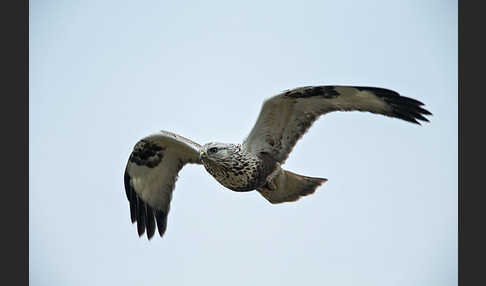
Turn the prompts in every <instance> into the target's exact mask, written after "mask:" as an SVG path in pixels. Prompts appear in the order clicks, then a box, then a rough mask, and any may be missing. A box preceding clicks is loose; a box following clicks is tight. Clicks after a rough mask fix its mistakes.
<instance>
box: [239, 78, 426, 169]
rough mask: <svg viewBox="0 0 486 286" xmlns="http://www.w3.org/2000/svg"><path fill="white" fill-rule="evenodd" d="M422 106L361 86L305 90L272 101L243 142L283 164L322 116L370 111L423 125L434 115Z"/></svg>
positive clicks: (385, 90)
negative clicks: (335, 112)
mask: <svg viewBox="0 0 486 286" xmlns="http://www.w3.org/2000/svg"><path fill="white" fill-rule="evenodd" d="M422 105H423V103H422V102H420V101H417V100H415V99H412V98H408V97H404V96H400V95H399V94H398V93H397V92H395V91H392V90H389V89H384V88H376V87H362V86H305V87H299V88H295V89H291V90H285V91H283V92H282V93H280V94H278V95H276V96H274V97H271V98H269V99H268V100H266V101H265V102H264V104H263V107H262V109H261V111H260V115H259V116H258V119H257V122H256V123H255V125H254V126H253V129H252V130H251V132H250V134H249V135H248V137H247V138H246V139H245V140H244V142H243V148H245V149H246V150H247V151H249V152H252V153H254V154H261V153H266V154H268V155H270V156H271V157H272V158H273V159H275V160H276V161H277V162H280V163H284V162H285V160H286V159H287V157H288V155H289V153H290V152H291V151H292V148H293V147H294V146H295V144H296V143H297V141H298V140H299V139H300V138H301V137H302V135H304V133H305V132H306V131H307V130H308V129H309V127H310V126H311V125H312V123H313V122H314V121H315V120H317V119H318V118H319V116H321V115H323V114H326V113H328V112H332V111H353V110H357V111H367V112H371V113H377V114H382V115H386V116H390V117H395V118H400V119H403V120H406V121H409V122H412V123H416V124H420V123H419V121H417V120H422V121H427V122H428V120H427V118H425V117H424V115H431V113H430V112H429V111H427V110H425V109H424V108H422V107H421V106H422Z"/></svg>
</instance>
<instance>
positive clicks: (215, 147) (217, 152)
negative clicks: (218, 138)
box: [199, 142, 239, 164]
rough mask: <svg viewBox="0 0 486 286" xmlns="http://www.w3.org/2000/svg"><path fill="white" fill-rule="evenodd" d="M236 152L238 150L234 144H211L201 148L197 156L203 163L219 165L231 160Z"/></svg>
mask: <svg viewBox="0 0 486 286" xmlns="http://www.w3.org/2000/svg"><path fill="white" fill-rule="evenodd" d="M238 151H239V148H236V145H235V144H226V143H218V142H211V143H207V144H204V146H202V148H201V151H200V152H199V156H200V157H201V160H202V161H203V162H204V161H206V162H208V161H210V162H211V163H216V164H221V163H224V162H227V161H228V160H231V158H232V157H233V156H234V155H235V153H236V152H238Z"/></svg>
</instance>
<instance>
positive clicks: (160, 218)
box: [155, 211, 167, 237]
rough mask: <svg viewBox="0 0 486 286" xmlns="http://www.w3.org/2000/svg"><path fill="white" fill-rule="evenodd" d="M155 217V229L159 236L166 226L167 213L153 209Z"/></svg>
mask: <svg viewBox="0 0 486 286" xmlns="http://www.w3.org/2000/svg"><path fill="white" fill-rule="evenodd" d="M155 219H156V221H157V229H158V231H159V235H160V237H162V236H164V233H165V230H166V228H167V214H166V213H165V212H164V211H155Z"/></svg>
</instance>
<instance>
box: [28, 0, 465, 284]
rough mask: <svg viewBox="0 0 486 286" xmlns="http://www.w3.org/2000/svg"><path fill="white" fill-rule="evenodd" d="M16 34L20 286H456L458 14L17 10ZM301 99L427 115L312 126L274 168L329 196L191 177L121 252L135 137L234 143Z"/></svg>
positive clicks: (428, 10)
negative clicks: (276, 194)
mask: <svg viewBox="0 0 486 286" xmlns="http://www.w3.org/2000/svg"><path fill="white" fill-rule="evenodd" d="M29 37H30V71H29V76H30V97H29V99H30V130H29V135H30V139H29V140H30V147H29V151H30V164H29V165H30V171H29V180H30V181H29V184H30V190H29V233H30V240H29V252H30V255H29V274H30V284H31V285H373V286H377V285H387V286H388V285H427V286H431V285H441V286H442V285H456V284H457V183H458V181H457V1H422V0H415V1H411V0H410V1H405V0H403V1H393V0H375V1H349V0H341V1H264V2H260V1H239V2H233V1H171V2H168V1H98V0H96V1H95V0H85V1H35V0H31V1H30V35H29ZM318 84H319V85H320V84H342V85H344V84H349V85H351V84H355V85H367V86H378V87H384V88H390V89H393V90H396V91H398V92H399V93H401V94H402V95H405V96H409V97H413V98H415V99H418V100H420V101H423V102H424V103H425V104H426V108H428V109H429V110H430V111H431V112H432V113H433V114H434V116H433V117H431V123H430V124H424V125H423V126H416V125H413V124H410V123H407V122H404V121H400V120H397V119H391V118H388V117H384V116H378V115H372V114H368V113H358V112H353V113H332V114H329V115H326V116H324V117H322V118H321V119H320V120H319V121H318V122H316V123H315V124H314V126H313V127H312V128H311V129H310V131H309V132H308V133H307V134H306V135H305V136H304V137H303V139H302V140H301V141H299V143H298V144H297V146H296V148H295V149H294V151H293V152H292V154H291V155H290V157H289V159H288V161H287V163H286V165H285V168H286V169H289V170H292V171H294V172H297V173H299V174H305V175H309V176H318V177H325V178H328V179H329V181H328V182H327V183H326V184H324V185H323V187H321V188H319V189H318V190H317V191H316V193H315V194H313V195H312V196H308V197H305V198H303V199H301V200H299V201H297V202H295V203H288V204H282V205H271V204H269V203H268V202H267V201H266V200H264V199H263V198H262V197H261V196H260V195H259V194H258V193H256V192H252V193H236V192H231V191H230V190H228V189H225V188H224V187H222V186H221V185H219V183H217V182H216V181H215V180H214V179H213V178H212V177H211V176H210V175H208V174H207V173H206V171H205V170H204V168H202V167H201V166H196V165H189V166H187V167H185V168H184V169H183V170H182V171H181V172H180V174H179V175H180V176H179V180H178V182H177V185H176V190H175V192H174V196H173V200H172V204H171V212H170V214H169V218H168V228H167V232H166V234H165V236H164V237H163V238H160V237H158V236H156V237H154V239H152V240H151V241H147V239H146V237H145V236H144V237H143V238H139V237H138V235H137V231H136V226H135V225H132V224H131V223H130V219H129V205H128V201H127V200H126V197H125V192H124V189H123V172H124V168H125V164H126V161H127V159H128V156H129V154H130V152H131V150H132V147H133V145H134V144H135V143H136V142H137V141H138V140H139V139H140V138H142V137H144V136H146V135H148V134H151V133H153V132H156V131H158V130H161V129H164V130H169V131H174V132H176V133H179V134H182V135H183V136H186V137H188V138H191V139H193V140H194V141H196V142H199V143H201V144H203V143H206V142H208V141H222V142H235V143H236V142H239V141H241V140H242V139H243V138H244V137H245V136H246V135H247V134H248V132H249V131H250V128H251V127H252V125H253V123H254V122H255V120H256V117H257V115H258V112H259V110H260V107H261V104H262V102H263V100H264V99H265V98H268V97H270V96H272V95H274V94H276V93H278V92H280V91H281V90H284V89H287V88H293V87H298V86H303V85H318ZM231 106H236V108H231Z"/></svg>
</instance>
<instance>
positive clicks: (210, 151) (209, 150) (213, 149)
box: [208, 147, 218, 154]
mask: <svg viewBox="0 0 486 286" xmlns="http://www.w3.org/2000/svg"><path fill="white" fill-rule="evenodd" d="M216 152H218V148H216V147H212V148H209V149H208V153H209V154H214V153H216Z"/></svg>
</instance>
